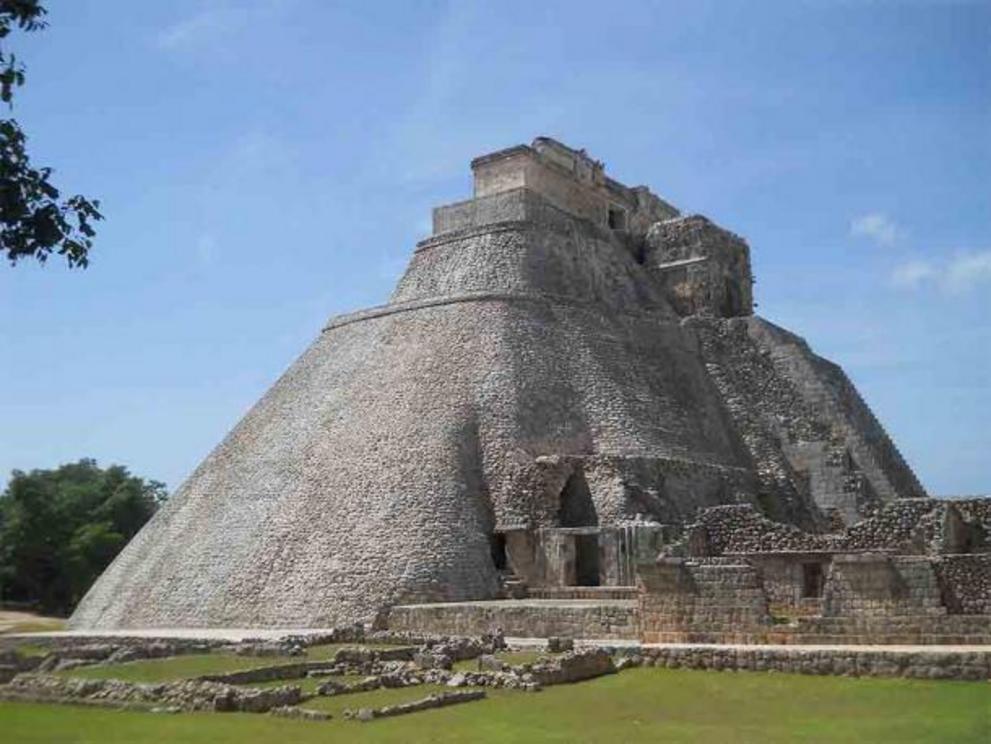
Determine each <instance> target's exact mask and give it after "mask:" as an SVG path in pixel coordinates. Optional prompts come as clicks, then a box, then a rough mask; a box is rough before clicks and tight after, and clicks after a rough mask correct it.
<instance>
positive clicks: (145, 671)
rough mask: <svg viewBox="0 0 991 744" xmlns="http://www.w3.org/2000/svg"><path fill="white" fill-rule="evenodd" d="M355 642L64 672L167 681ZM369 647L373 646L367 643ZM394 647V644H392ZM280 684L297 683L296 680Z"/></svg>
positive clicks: (325, 653) (327, 655) (324, 653)
mask: <svg viewBox="0 0 991 744" xmlns="http://www.w3.org/2000/svg"><path fill="white" fill-rule="evenodd" d="M354 647H355V644H353V643H352V644H343V643H342V644H328V645H324V646H313V647H311V648H309V649H307V653H306V655H305V656H237V655H236V654H223V653H217V654H188V655H185V656H170V657H168V658H166V659H142V660H140V661H128V662H125V663H123V664H111V665H108V666H89V667H78V668H76V669H70V670H67V671H65V672H62V674H67V675H71V676H73V677H86V678H88V679H119V680H123V681H125V682H166V681H168V680H170V679H188V678H189V677H199V676H201V675H203V674H222V673H224V672H235V671H238V670H241V669H254V668H256V667H264V666H277V665H279V664H292V663H293V662H299V661H321V660H323V659H328V660H329V659H331V658H333V656H334V654H335V653H337V651H338V650H339V649H341V648H354ZM365 648H370V646H365ZM391 648H394V647H391ZM279 684H295V681H294V680H288V681H284V682H280V683H279Z"/></svg>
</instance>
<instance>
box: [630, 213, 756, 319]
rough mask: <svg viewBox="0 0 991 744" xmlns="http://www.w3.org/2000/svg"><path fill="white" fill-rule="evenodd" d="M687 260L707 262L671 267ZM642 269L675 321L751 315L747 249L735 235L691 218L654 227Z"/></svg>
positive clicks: (648, 240)
mask: <svg viewBox="0 0 991 744" xmlns="http://www.w3.org/2000/svg"><path fill="white" fill-rule="evenodd" d="M685 259H705V260H704V261H697V262H692V263H685V264H683V265H679V266H677V268H675V267H672V263H675V262H679V263H680V262H682V261H685ZM644 263H645V265H646V267H647V270H648V271H649V272H650V273H651V274H652V276H653V277H654V279H655V281H657V282H658V283H659V284H661V285H662V286H663V287H664V290H665V294H666V295H667V297H668V300H669V301H670V302H671V304H672V306H673V307H674V308H675V310H677V312H678V314H679V315H695V314H703V315H714V316H716V317H721V318H730V317H736V316H739V315H750V314H752V313H753V278H752V276H751V273H750V248H749V247H748V246H747V244H746V242H745V241H744V240H743V239H742V238H740V237H739V236H738V235H734V234H733V233H731V232H729V231H728V230H724V229H722V228H721V227H718V226H716V225H714V224H713V223H712V222H710V221H709V220H708V219H706V218H705V217H702V216H700V215H692V216H689V217H676V218H673V219H669V220H665V221H662V222H657V223H655V224H654V225H653V226H652V227H651V228H650V231H649V232H648V233H647V238H646V247H645V252H644Z"/></svg>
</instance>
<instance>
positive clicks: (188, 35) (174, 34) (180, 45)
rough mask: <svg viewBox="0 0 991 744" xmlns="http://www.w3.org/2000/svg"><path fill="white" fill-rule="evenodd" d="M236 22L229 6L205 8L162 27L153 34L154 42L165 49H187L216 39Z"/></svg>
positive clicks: (235, 17) (234, 14) (235, 16)
mask: <svg viewBox="0 0 991 744" xmlns="http://www.w3.org/2000/svg"><path fill="white" fill-rule="evenodd" d="M236 23H237V14H236V13H235V12H233V11H232V10H231V8H226V7H212V8H206V9H204V10H202V11H200V12H199V13H197V14H195V15H193V16H190V17H189V18H185V19H183V20H181V21H178V22H176V23H173V24H172V25H171V26H167V27H166V28H163V29H162V30H161V31H159V32H158V34H157V35H156V36H155V44H156V45H157V46H158V48H159V49H165V50H167V51H178V50H181V49H189V48H191V47H195V46H199V45H201V44H204V43H209V42H213V41H215V40H217V39H218V38H220V37H222V36H223V35H224V34H225V33H227V32H229V31H230V30H231V28H232V26H233V25H235V24H236Z"/></svg>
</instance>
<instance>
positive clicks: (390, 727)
mask: <svg viewBox="0 0 991 744" xmlns="http://www.w3.org/2000/svg"><path fill="white" fill-rule="evenodd" d="M429 690H430V688H428V687H427V686H422V687H417V688H408V689H404V690H383V691H376V692H374V693H364V694H366V695H370V696H378V697H376V699H377V700H383V699H384V697H385V696H387V695H393V694H395V695H397V696H398V697H397V700H399V699H412V698H415V697H419V696H421V695H424V694H427V693H428V692H429ZM359 698H360V695H355V696H344V697H341V698H339V699H337V700H334V699H333V698H328V699H327V700H325V701H323V700H321V701H317V702H316V703H309V704H310V705H319V706H320V707H323V706H325V705H340V706H341V708H343V707H356V706H358V705H361V704H362V703H360V702H359ZM376 704H377V705H381V704H383V703H382V702H377V703H376ZM325 709H326V708H325ZM0 732H2V734H3V736H2V738H3V740H4V741H11V742H15V741H16V742H59V743H60V744H61V743H65V744H88V743H92V744H103V743H106V744H125V743H126V744H145V743H155V744H164V743H165V742H184V743H188V744H201V743H202V744H206V743H207V742H209V743H210V744H253V743H254V742H273V741H286V742H294V743H295V742H299V743H300V744H308V743H309V742H478V741H480V742H531V741H533V742H711V744H724V743H732V742H759V743H760V744H774V743H775V742H788V744H791V743H792V742H816V743H818V742H843V743H844V744H847V743H848V742H897V743H898V744H910V743H913V742H940V743H941V744H943V743H945V742H954V744H970V743H971V742H973V743H975V744H978V743H979V744H987V743H988V742H989V741H991V685H989V684H988V683H987V682H928V681H916V680H898V679H893V680H886V679H847V678H843V677H813V676H800V675H786V674H768V673H748V672H736V673H733V672H701V671H687V670H668V669H640V670H633V671H627V672H623V673H622V674H618V675H611V676H609V677H603V678H600V679H597V680H592V681H590V682H585V683H582V684H578V685H564V686H560V687H552V688H549V689H547V690H544V691H543V692H540V693H535V694H529V693H517V692H500V691H494V692H491V693H490V698H489V699H487V700H484V701H481V702H476V703H468V704H465V705H458V706H452V707H450V708H443V709H441V710H434V711H426V712H423V713H417V714H413V715H410V716H403V717H400V718H394V719H385V720H381V721H375V722H373V723H368V724H361V723H356V722H351V721H342V720H337V719H335V720H332V721H330V722H323V723H321V722H309V721H289V720H283V719H276V718H272V717H270V716H264V715H251V714H228V713H215V714H179V715H156V714H151V713H129V712H117V711H107V710H99V709H91V708H81V707H79V708H77V707H71V706H44V705H31V704H20V703H0Z"/></svg>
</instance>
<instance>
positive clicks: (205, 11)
mask: <svg viewBox="0 0 991 744" xmlns="http://www.w3.org/2000/svg"><path fill="white" fill-rule="evenodd" d="M292 2H293V0H213V1H212V2H209V3H206V2H205V3H204V4H203V8H202V10H200V11H199V12H197V13H194V14H193V15H191V16H189V17H187V18H184V19H182V20H179V21H176V22H175V23H173V24H171V25H169V26H166V27H165V28H163V29H161V30H160V31H159V32H158V33H157V34H156V35H155V40H154V41H155V46H157V47H158V48H159V49H162V50H164V51H168V52H180V51H190V50H194V49H202V48H205V47H210V48H214V49H216V48H223V47H224V46H226V45H228V44H229V43H230V42H231V41H232V40H233V38H234V37H236V36H237V35H239V34H242V33H244V32H246V31H249V30H250V29H253V28H255V29H261V28H265V27H266V25H269V24H271V23H273V22H275V21H276V20H277V18H278V16H279V14H283V13H285V12H287V11H288V10H289V9H290V6H291V5H292Z"/></svg>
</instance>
